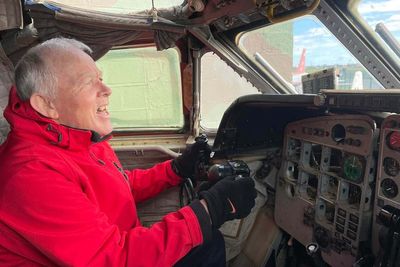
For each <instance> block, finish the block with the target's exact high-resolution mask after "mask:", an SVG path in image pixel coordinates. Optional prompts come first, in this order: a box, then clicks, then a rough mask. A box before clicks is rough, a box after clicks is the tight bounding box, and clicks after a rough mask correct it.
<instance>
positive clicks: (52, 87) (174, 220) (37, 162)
mask: <svg viewBox="0 0 400 267" xmlns="http://www.w3.org/2000/svg"><path fill="white" fill-rule="evenodd" d="M90 52H91V51H90V48H89V47H87V46H86V45H84V44H83V43H81V42H78V41H76V40H72V39H64V38H56V39H52V40H49V41H47V42H44V43H42V44H40V45H38V46H36V47H34V48H32V49H31V50H29V51H28V53H27V54H26V55H25V56H24V57H23V58H22V59H21V61H20V62H19V63H18V65H17V67H16V75H15V81H16V87H15V88H12V89H11V92H10V99H9V104H8V106H7V108H6V110H5V112H4V116H5V117H6V119H7V120H8V122H9V123H10V125H11V132H10V134H9V135H8V138H7V140H6V141H5V143H4V144H3V145H2V146H1V147H0V174H1V175H0V196H1V202H0V263H1V266H17V265H18V266H42V265H45V266H54V265H56V266H172V265H175V264H176V265H178V266H224V264H225V263H224V261H225V259H224V257H225V256H224V255H225V254H224V252H223V251H222V250H224V246H223V242H222V241H223V240H222V239H221V236H220V233H219V232H218V231H216V230H215V229H217V228H219V227H220V226H221V224H223V223H224V222H225V221H227V220H231V219H234V218H243V217H245V216H247V215H248V214H249V213H250V210H251V208H252V207H253V205H254V198H255V196H256V192H255V189H254V183H253V181H252V180H251V179H250V178H241V179H234V178H226V179H223V180H221V181H219V182H218V183H216V184H215V185H214V186H212V187H211V188H210V189H209V190H207V191H203V192H201V194H200V200H195V201H193V202H192V203H191V204H190V205H189V206H186V207H183V208H182V209H180V210H178V211H176V212H173V213H170V214H167V215H166V216H165V217H164V218H163V220H162V221H161V222H158V223H155V224H154V225H153V226H152V227H150V228H146V227H142V226H141V225H140V221H139V219H138V217H137V213H136V208H135V203H137V202H140V201H143V200H146V199H149V198H151V197H154V196H155V195H157V194H158V193H160V192H161V191H163V190H164V189H166V188H168V187H171V186H176V185H178V184H180V183H181V181H182V178H181V176H183V177H185V176H187V175H190V174H191V172H193V171H194V170H193V169H194V167H195V166H194V162H193V160H192V159H193V158H194V157H195V156H196V154H197V153H198V151H199V150H201V149H204V147H200V145H198V146H197V147H196V146H194V147H192V148H191V149H189V150H188V151H185V153H183V154H182V155H181V156H180V157H178V158H177V159H174V160H172V161H166V162H163V163H160V164H157V165H155V166H154V167H153V168H150V169H147V170H132V171H124V170H123V169H122V167H121V164H120V162H119V160H118V159H117V157H116V155H115V154H114V152H113V151H112V149H111V147H110V146H109V145H108V143H107V140H108V139H109V138H110V135H109V134H110V133H111V131H112V126H111V122H110V115H109V112H108V110H107V106H108V101H109V96H110V94H111V89H110V88H109V87H107V86H106V85H105V84H104V83H103V82H102V77H101V72H100V71H99V70H98V69H97V67H96V64H95V62H94V61H93V60H92V58H91V57H90ZM221 240H222V241H221ZM221 242H222V245H221ZM185 255H186V256H185Z"/></svg>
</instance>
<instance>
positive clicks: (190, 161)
mask: <svg viewBox="0 0 400 267" xmlns="http://www.w3.org/2000/svg"><path fill="white" fill-rule="evenodd" d="M210 153H211V148H210V146H209V145H208V144H207V140H200V141H196V142H195V143H194V144H193V145H191V146H189V147H188V148H187V149H186V150H185V151H184V152H183V153H182V155H180V156H179V157H177V158H176V159H173V160H172V161H171V164H172V169H173V170H174V172H175V173H176V174H177V175H179V176H180V177H182V178H194V177H195V174H196V172H197V170H196V168H197V167H198V166H196V164H200V163H202V164H208V161H209V159H210ZM192 182H193V183H195V181H192Z"/></svg>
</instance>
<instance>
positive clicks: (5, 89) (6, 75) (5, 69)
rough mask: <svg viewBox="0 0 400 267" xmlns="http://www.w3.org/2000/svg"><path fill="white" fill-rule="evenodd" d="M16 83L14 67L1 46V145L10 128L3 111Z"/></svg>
mask: <svg viewBox="0 0 400 267" xmlns="http://www.w3.org/2000/svg"><path fill="white" fill-rule="evenodd" d="M13 82H14V66H13V64H12V63H11V61H10V60H9V59H8V57H7V56H6V54H5V53H4V50H3V47H2V46H1V44H0V144H1V143H3V142H4V140H5V139H6V137H7V134H8V132H9V131H10V127H9V125H8V123H7V121H6V120H5V119H4V117H3V111H4V109H5V108H6V106H7V103H8V93H9V92H10V88H11V85H12V84H13Z"/></svg>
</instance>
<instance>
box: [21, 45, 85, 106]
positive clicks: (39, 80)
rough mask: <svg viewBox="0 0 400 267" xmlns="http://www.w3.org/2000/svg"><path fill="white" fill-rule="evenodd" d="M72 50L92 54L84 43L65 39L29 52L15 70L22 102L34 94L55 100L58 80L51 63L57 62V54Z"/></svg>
mask: <svg viewBox="0 0 400 267" xmlns="http://www.w3.org/2000/svg"><path fill="white" fill-rule="evenodd" d="M71 49H79V50H81V51H83V52H85V53H87V54H88V55H90V54H91V53H92V49H90V47H89V46H87V45H85V44H84V43H82V42H80V41H77V40H75V39H68V38H63V37H59V38H53V39H50V40H47V41H45V42H43V43H41V44H39V45H37V46H35V47H32V48H31V49H29V50H28V52H27V53H26V54H25V55H24V56H23V57H22V58H21V60H20V61H19V62H18V64H17V66H16V68H15V84H16V87H17V93H18V95H19V97H20V98H21V100H23V101H25V100H28V99H29V98H30V97H31V96H32V94H33V93H41V94H43V95H45V96H47V97H49V98H50V99H52V100H53V99H54V98H55V96H56V93H57V87H58V79H57V76H56V73H55V69H54V67H53V66H52V64H50V63H51V62H52V61H54V60H57V54H60V53H62V52H64V53H65V52H67V51H68V50H71Z"/></svg>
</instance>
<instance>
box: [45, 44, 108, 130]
mask: <svg viewBox="0 0 400 267" xmlns="http://www.w3.org/2000/svg"><path fill="white" fill-rule="evenodd" d="M61 57H62V60H60V61H59V62H55V63H54V64H55V67H56V75H57V78H58V90H57V92H56V98H55V100H54V101H53V103H54V106H55V108H56V110H57V112H58V119H56V121H57V122H58V123H60V124H63V125H66V126H70V127H74V128H79V129H87V130H92V131H95V132H97V133H99V134H100V135H106V134H109V133H110V132H111V131H112V126H111V121H110V115H109V113H108V100H109V99H108V97H109V96H110V95H111V89H110V88H109V87H107V86H106V85H105V84H104V83H103V81H102V74H101V72H100V71H99V69H98V68H97V66H96V64H95V62H94V61H93V59H92V58H91V57H90V56H89V55H87V54H86V53H84V52H82V51H80V50H78V49H74V50H73V51H68V53H64V55H61Z"/></svg>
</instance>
